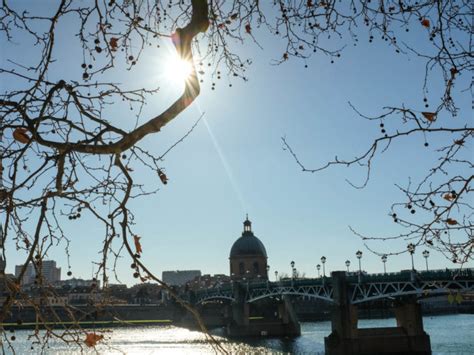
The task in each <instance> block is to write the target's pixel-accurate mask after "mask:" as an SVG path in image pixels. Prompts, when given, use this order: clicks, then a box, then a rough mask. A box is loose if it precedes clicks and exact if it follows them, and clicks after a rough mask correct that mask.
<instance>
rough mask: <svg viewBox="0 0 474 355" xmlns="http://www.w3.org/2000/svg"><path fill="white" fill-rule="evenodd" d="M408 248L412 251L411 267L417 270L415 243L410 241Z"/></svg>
mask: <svg viewBox="0 0 474 355" xmlns="http://www.w3.org/2000/svg"><path fill="white" fill-rule="evenodd" d="M407 250H408V252H409V253H410V256H411V269H412V271H415V262H414V261H413V254H415V244H413V243H410V244H408V245H407Z"/></svg>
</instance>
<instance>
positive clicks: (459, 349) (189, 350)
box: [7, 314, 474, 355]
mask: <svg viewBox="0 0 474 355" xmlns="http://www.w3.org/2000/svg"><path fill="white" fill-rule="evenodd" d="M394 322H395V320H394V319H376V320H361V321H360V322H359V327H384V326H393V325H394ZM423 322H424V325H425V330H426V331H427V332H428V334H429V335H430V337H431V344H432V350H433V354H448V353H450V354H453V353H456V354H462V353H466V354H467V353H472V352H470V351H471V349H472V347H473V346H474V338H473V337H472V329H474V315H467V314H466V315H451V316H438V317H425V318H424V320H423ZM330 331H331V323H330V322H317V323H316V322H314V323H302V324H301V333H302V335H301V336H300V337H297V338H282V339H267V338H264V339H245V340H242V339H239V340H238V339H228V338H225V337H224V336H223V332H222V331H219V330H218V331H214V332H213V333H214V334H215V337H216V339H217V340H218V341H219V342H220V344H221V345H222V347H223V348H225V349H226V350H227V351H228V352H229V353H231V354H249V353H250V354H261V353H266V354H268V353H272V354H302V353H310V354H324V337H325V336H327V335H329V333H330ZM32 333H33V331H31V330H22V331H16V332H15V336H16V340H15V341H14V342H12V344H13V346H14V347H15V352H16V353H17V354H38V353H40V352H41V350H40V348H39V346H38V345H33V349H31V346H32V342H31V340H29V339H28V335H31V334H32ZM43 334H44V333H43ZM7 335H8V336H10V335H9V334H7ZM84 338H85V337H84ZM105 338H106V342H104V343H101V344H99V345H98V346H97V348H96V351H94V349H90V348H83V349H82V350H83V352H84V353H85V354H97V353H99V354H127V355H128V354H131V355H148V354H150V355H151V354H215V350H213V348H212V347H211V346H210V345H209V343H208V341H207V339H206V337H205V336H204V335H203V334H202V333H200V332H198V331H193V330H188V329H184V328H177V327H173V326H160V327H157V326H149V327H139V328H132V327H130V328H114V329H112V330H110V331H107V332H106V333H105ZM81 339H82V338H81ZM80 351H81V349H80V348H78V347H77V345H76V346H74V347H73V346H68V345H66V344H64V343H63V342H59V341H56V340H52V341H51V342H50V343H49V344H48V347H46V348H45V349H44V353H46V354H53V355H62V354H65V355H68V354H78V353H80ZM10 353H11V352H10Z"/></svg>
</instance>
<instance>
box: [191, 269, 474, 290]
mask: <svg viewBox="0 0 474 355" xmlns="http://www.w3.org/2000/svg"><path fill="white" fill-rule="evenodd" d="M459 279H471V280H472V279H474V269H472V268H466V269H454V270H449V269H445V270H429V271H417V270H402V271H400V272H392V273H378V274H367V273H364V272H362V274H361V276H360V277H359V273H358V272H349V273H347V274H346V280H347V282H348V283H351V284H354V283H359V282H363V283H377V282H410V281H440V280H459ZM233 283H239V284H240V285H241V286H244V287H248V288H249V289H259V288H279V287H304V286H328V287H331V286H332V279H331V277H319V278H311V279H310V278H301V279H298V278H295V279H291V278H287V279H281V280H279V281H262V280H247V281H234V282H229V283H225V284H221V285H219V286H214V287H212V288H206V289H201V290H197V291H195V295H196V296H200V295H205V294H208V295H218V294H231V293H232V292H233V287H234V285H233Z"/></svg>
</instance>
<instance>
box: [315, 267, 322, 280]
mask: <svg viewBox="0 0 474 355" xmlns="http://www.w3.org/2000/svg"><path fill="white" fill-rule="evenodd" d="M316 270H318V278H320V277H321V276H320V275H319V270H321V265H319V264H318V265H316Z"/></svg>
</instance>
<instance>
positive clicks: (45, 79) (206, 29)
mask: <svg viewBox="0 0 474 355" xmlns="http://www.w3.org/2000/svg"><path fill="white" fill-rule="evenodd" d="M33 11H36V12H33ZM471 15H472V8H471V5H470V2H468V1H454V0H452V1H440V0H438V1H435V0H425V1H399V0H397V1H370V0H359V1H347V2H345V1H336V0H328V1H311V0H309V1H273V2H258V1H215V2H209V3H207V2H206V1H203V0H184V1H180V0H175V1H172V0H170V1H152V0H124V1H116V0H109V1H96V2H90V3H89V2H75V1H71V0H58V1H57V2H56V3H55V7H54V8H50V9H39V8H36V9H35V10H30V9H28V8H27V7H26V6H23V7H22V4H20V3H15V2H8V1H4V3H3V6H2V7H1V8H0V18H1V27H0V32H1V35H2V42H4V43H5V44H7V43H9V44H15V45H16V44H18V43H19V44H20V46H21V45H24V46H26V47H27V50H28V52H27V53H28V56H27V58H24V57H22V58H18V56H16V57H12V58H10V57H9V54H10V53H8V52H7V53H5V56H6V58H7V59H6V60H4V61H3V62H2V68H1V69H0V74H1V75H2V82H4V83H8V85H7V88H8V89H7V90H6V91H5V92H4V93H1V96H0V110H1V116H0V117H1V118H0V120H1V121H0V122H1V124H0V141H1V151H0V164H1V165H0V172H1V178H0V181H1V186H0V204H1V205H0V209H1V211H2V223H3V235H4V239H9V238H11V239H13V240H14V241H15V243H16V247H17V248H18V249H22V250H24V251H26V253H27V257H26V258H25V260H24V264H23V265H24V267H23V270H22V272H21V273H20V275H22V274H24V273H25V270H26V267H27V265H28V264H30V263H33V265H34V266H35V268H36V270H37V273H38V275H39V277H38V286H41V287H45V288H46V285H44V284H43V282H44V280H43V278H41V261H42V260H43V259H44V257H45V255H46V253H47V251H48V250H49V249H50V248H51V247H53V246H54V245H56V244H57V243H58V242H59V241H68V236H67V234H66V233H65V232H64V225H65V223H69V221H71V223H73V221H74V220H76V219H78V218H81V216H82V214H84V213H85V212H86V211H87V212H88V213H89V214H91V215H93V216H94V217H95V218H96V219H97V221H99V222H100V223H102V224H103V226H104V229H105V233H104V236H103V248H102V260H101V262H100V263H99V265H98V266H99V267H98V275H100V276H101V278H102V282H103V284H104V285H107V282H108V279H109V275H108V271H107V270H108V265H112V269H113V267H114V265H115V264H114V263H115V261H116V258H117V257H118V256H119V255H120V254H121V253H122V252H123V251H124V250H125V251H126V253H127V254H128V255H129V257H130V259H131V260H132V265H131V266H132V269H133V272H134V276H135V277H136V278H137V279H139V280H141V281H147V280H154V281H156V282H160V283H161V281H160V280H159V279H158V278H157V277H156V276H155V275H154V274H153V272H152V271H151V270H149V269H148V268H147V267H146V265H144V264H143V262H141V260H140V254H141V245H140V240H139V236H136V235H135V234H134V232H133V212H132V211H131V210H130V209H129V207H128V206H129V204H130V200H131V199H137V198H144V197H145V196H148V195H150V194H153V193H155V192H156V189H151V190H150V189H149V187H148V186H142V185H140V184H139V183H136V182H135V180H134V173H133V168H132V166H134V165H140V166H142V167H145V168H147V169H150V170H151V171H152V172H153V173H154V174H155V175H156V176H157V180H158V181H160V182H162V183H163V184H166V183H167V176H166V174H165V172H164V170H163V167H162V158H163V156H156V155H153V154H151V153H150V152H149V151H147V150H146V149H145V148H143V146H142V145H141V144H140V143H141V142H142V140H143V139H144V138H145V137H147V136H150V135H158V134H159V132H160V129H162V128H163V127H164V126H165V125H166V124H167V123H169V122H170V121H171V120H173V119H176V118H178V117H179V115H180V113H182V112H183V111H184V110H185V109H186V108H187V107H188V106H189V105H190V104H191V103H192V102H193V100H194V99H195V98H196V97H197V96H198V95H199V94H200V82H201V81H202V80H203V78H204V77H206V78H211V79H212V80H218V79H220V78H221V77H223V76H224V75H225V76H227V77H228V78H229V79H230V80H238V79H243V80H246V76H245V71H246V68H247V67H248V66H249V65H251V61H250V60H248V59H245V58H243V57H242V56H241V55H240V54H239V51H238V49H237V47H236V46H235V45H234V44H235V43H236V42H237V43H238V42H240V43H246V42H249V41H255V42H256V43H259V39H258V36H257V35H256V31H257V30H258V31H268V32H269V33H270V34H272V35H273V36H274V37H275V38H278V39H280V40H281V41H282V42H283V43H284V44H285V48H286V49H285V50H284V52H283V53H276V54H275V58H276V59H275V64H279V63H282V62H286V61H289V60H292V59H293V60H298V59H302V60H305V59H307V58H309V57H310V56H312V55H323V56H327V57H329V58H330V60H331V61H333V60H337V58H338V57H340V56H341V53H343V49H344V45H345V44H347V43H354V44H357V42H358V41H359V37H360V35H361V33H363V32H365V31H367V33H368V34H369V41H375V38H376V37H377V38H381V41H382V42H383V43H384V45H387V46H388V48H390V49H392V50H393V52H394V55H398V54H399V53H405V54H407V55H410V56H413V57H414V58H417V59H418V60H421V61H424V62H425V63H426V76H425V82H424V84H423V85H422V86H423V90H425V91H426V90H427V89H428V87H429V83H430V79H431V75H440V76H441V77H442V79H443V80H444V84H445V85H444V94H443V95H442V97H441V100H440V101H439V103H438V104H437V105H435V107H436V108H435V109H434V110H432V111H428V109H427V110H426V111H423V112H420V111H417V110H416V109H414V108H407V107H403V106H401V107H387V108H385V111H384V112H383V113H382V114H380V115H378V116H376V117H367V116H363V117H365V118H366V119H369V120H374V121H375V122H377V124H380V127H381V130H382V134H383V135H382V137H380V138H378V139H376V140H375V141H373V142H372V143H370V142H369V146H368V148H367V150H366V151H365V152H362V153H361V154H360V155H359V156H358V157H356V158H355V159H349V160H343V159H338V158H336V159H335V160H333V161H330V162H328V163H327V164H326V165H324V166H322V167H320V168H316V169H309V168H306V167H305V165H304V164H303V163H302V162H301V161H300V160H299V159H298V156H297V153H296V152H294V151H293V150H292V148H291V146H290V145H289V143H288V142H287V141H286V140H285V139H284V140H283V145H284V147H285V148H287V149H288V150H289V151H290V152H291V153H292V154H293V156H294V158H295V159H296V161H297V163H298V164H299V165H300V166H301V167H302V169H303V170H304V171H310V172H315V171H319V170H323V169H326V168H329V167H330V166H332V165H348V166H351V165H358V166H359V165H361V166H363V167H365V168H366V169H367V180H366V183H367V181H368V179H369V176H370V169H371V166H372V160H373V158H374V157H375V156H376V155H377V154H378V153H379V152H380V151H381V150H385V149H388V148H389V146H390V144H391V143H392V142H393V141H394V140H397V139H399V138H401V137H404V136H411V135H420V134H421V136H422V137H426V135H429V134H448V135H452V137H453V139H452V144H450V145H448V146H446V147H443V148H441V149H439V150H438V153H439V162H438V164H437V165H436V166H433V168H432V169H431V170H430V171H429V172H428V174H427V176H426V178H425V179H423V180H422V181H421V182H420V183H419V184H418V185H416V186H409V187H408V188H402V191H403V192H404V193H405V195H406V201H403V202H401V203H395V204H394V205H393V207H392V209H393V212H392V214H391V215H392V218H393V219H394V221H395V222H397V223H399V224H401V225H402V226H404V227H407V233H406V234H403V235H400V236H394V237H400V238H407V239H412V238H415V240H414V243H415V244H416V245H419V244H426V245H428V246H430V247H432V248H435V249H438V250H440V251H441V252H443V253H445V254H446V255H447V256H448V257H449V258H450V259H452V260H453V261H455V262H460V263H463V262H465V261H467V260H468V259H472V253H471V252H472V247H473V240H472V228H473V225H472V221H471V216H472V206H471V205H470V204H469V200H468V198H467V195H468V193H469V192H471V190H472V188H471V182H472V175H469V174H468V173H467V172H468V171H469V168H472V162H471V161H469V160H465V159H460V158H458V156H459V155H460V153H461V152H462V151H463V150H464V149H467V148H466V147H469V144H470V143H469V142H470V140H471V138H472V135H473V129H472V127H468V126H465V125H462V126H456V122H455V121H453V122H452V123H451V122H450V124H443V123H441V122H442V121H444V120H447V118H446V117H447V116H448V115H451V116H453V117H454V116H456V114H457V113H458V109H457V107H456V104H455V103H456V100H455V99H456V98H455V97H454V94H453V92H454V91H453V88H454V86H455V83H456V81H457V80H458V79H459V78H460V77H461V76H463V75H465V74H466V73H467V75H469V72H470V71H471V70H472V68H473V65H472V47H471V42H472V33H471V27H470V26H471V25H472V24H471V23H470V17H469V16H471ZM414 27H415V28H423V29H424V30H425V31H426V33H427V42H428V43H429V44H430V45H431V50H430V51H429V52H428V53H425V52H422V51H421V50H419V49H417V48H416V47H414V46H413V45H412V44H411V43H406V42H402V41H400V40H398V37H399V35H400V33H405V32H408V31H410V30H411V29H413V28H414ZM361 28H363V29H361ZM170 41H172V43H173V44H174V46H175V48H176V50H177V53H178V55H179V56H180V57H181V58H182V59H184V60H186V61H188V62H189V63H191V64H192V70H191V74H190V76H189V78H188V79H187V81H186V84H185V87H184V91H183V93H182V94H181V95H180V96H179V97H178V98H177V99H176V100H175V101H174V102H173V103H172V104H171V105H169V106H168V107H167V108H165V109H164V110H163V111H162V112H160V113H156V114H154V115H152V116H151V117H144V114H143V111H142V110H143V107H144V105H145V104H146V103H147V102H148V101H149V100H150V98H151V97H152V96H153V95H157V94H158V93H159V90H158V89H157V88H156V87H154V88H131V87H130V85H127V84H126V83H125V84H120V83H118V81H120V80H116V79H115V78H116V75H117V73H118V74H119V75H120V73H126V72H128V71H131V72H133V71H134V70H135V68H136V67H137V66H138V64H139V63H140V61H141V60H142V58H143V56H144V54H145V53H147V51H151V50H161V49H162V44H163V43H165V42H170ZM157 46H158V47H159V48H157ZM70 47H74V48H80V50H81V51H82V58H78V59H77V62H76V63H65V62H61V60H64V56H63V55H62V54H63V53H62V51H64V50H67V48H70ZM65 48H66V49H65ZM193 53H199V60H198V61H196V60H195V59H194V55H193ZM69 65H70V66H71V70H70V73H71V74H70V75H68V77H60V76H59V74H58V73H63V72H64V70H63V69H64V67H65V66H69ZM73 66H77V67H76V69H74V68H73ZM196 67H197V68H196ZM79 68H80V70H81V71H80V73H81V74H80V77H77V75H76V74H77V71H78V70H79ZM432 73H434V74H432ZM214 88H215V85H213V89H214ZM118 103H120V104H122V105H125V106H128V107H129V108H130V109H131V110H130V111H126V110H123V111H121V114H122V117H116V112H114V113H113V114H111V110H110V108H111V106H112V105H117V104H118ZM131 117H132V118H133V120H130V118H131ZM387 120H391V122H395V123H393V124H395V126H396V127H397V128H396V129H395V130H394V132H395V133H387V132H385V129H384V122H386V121H387ZM132 121H133V123H130V122H132ZM423 139H425V138H423ZM455 165H456V166H461V171H464V172H466V174H458V173H452V172H451V171H456V172H458V171H459V169H457V168H456V169H454V170H453V168H452V167H453V166H455ZM440 177H441V178H440ZM364 185H365V183H364ZM104 206H106V207H104ZM403 208H408V210H409V211H413V210H415V209H417V210H425V211H426V212H427V213H428V214H429V215H430V216H431V217H430V218H429V219H428V220H427V221H422V222H420V221H419V220H417V219H414V218H413V219H411V218H410V217H411V216H410V215H409V217H406V218H405V217H402V213H400V212H399V210H400V209H403ZM453 234H455V236H454V235H453ZM364 238H366V239H367V238H368V237H364ZM3 245H4V243H3ZM3 245H2V246H3ZM2 249H3V250H2V251H3V257H4V259H5V260H6V261H7V262H8V258H7V257H8V253H7V252H6V250H5V248H2ZM69 252H70V251H69V250H68V249H66V253H69ZM5 282H6V288H7V297H6V299H5V301H4V302H3V307H2V313H1V315H0V322H1V321H3V320H4V319H5V317H6V315H7V314H8V311H9V309H10V308H11V306H12V304H13V303H14V301H15V300H16V299H19V298H22V299H23V300H24V301H25V302H28V297H27V296H26V295H25V294H24V292H23V291H22V287H21V285H20V283H19V280H6V281H5ZM164 286H165V287H166V285H164ZM48 292H53V291H48ZM170 292H171V290H170ZM183 305H184V306H186V307H188V305H187V304H186V303H185V302H183ZM188 308H189V309H190V311H192V312H194V313H195V311H194V310H192V309H191V308H190V307H188ZM37 312H38V317H39V319H40V320H42V319H44V315H43V313H42V312H43V311H42V310H41V309H40V308H37ZM66 333H67V332H66ZM59 337H61V338H62V339H66V338H65V335H64V334H63V335H59ZM90 337H91V336H89V338H90ZM94 339H95V338H94ZM98 340H100V339H98ZM94 344H95V343H94Z"/></svg>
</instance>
